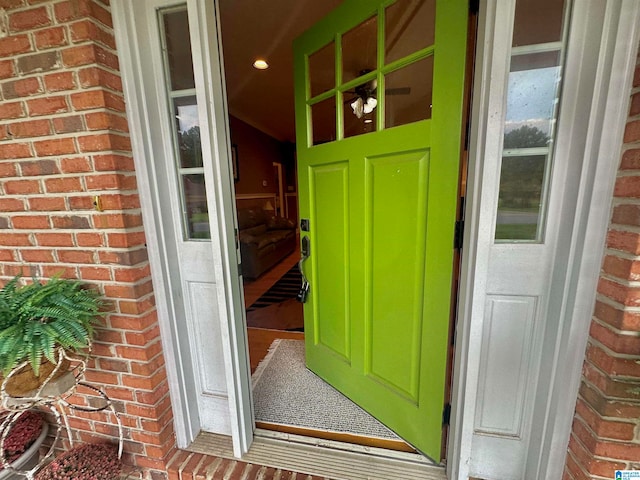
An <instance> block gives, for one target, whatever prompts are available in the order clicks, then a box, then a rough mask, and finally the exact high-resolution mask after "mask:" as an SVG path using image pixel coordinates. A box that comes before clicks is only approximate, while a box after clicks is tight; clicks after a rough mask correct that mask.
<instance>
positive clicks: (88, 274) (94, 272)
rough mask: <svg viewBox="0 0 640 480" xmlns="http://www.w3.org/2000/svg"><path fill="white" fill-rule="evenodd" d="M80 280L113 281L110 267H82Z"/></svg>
mask: <svg viewBox="0 0 640 480" xmlns="http://www.w3.org/2000/svg"><path fill="white" fill-rule="evenodd" d="M80 278H81V279H83V280H101V281H110V280H113V279H112V277H111V270H110V269H109V268H108V267H80Z"/></svg>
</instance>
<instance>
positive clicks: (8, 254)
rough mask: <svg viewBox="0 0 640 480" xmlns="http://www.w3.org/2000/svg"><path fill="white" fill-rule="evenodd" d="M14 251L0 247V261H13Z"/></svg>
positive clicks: (14, 259) (14, 257) (14, 258)
mask: <svg viewBox="0 0 640 480" xmlns="http://www.w3.org/2000/svg"><path fill="white" fill-rule="evenodd" d="M16 253H17V252H16V251H15V250H14V249H0V262H15V261H16Z"/></svg>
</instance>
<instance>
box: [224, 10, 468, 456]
mask: <svg viewBox="0 0 640 480" xmlns="http://www.w3.org/2000/svg"><path fill="white" fill-rule="evenodd" d="M316 3H317V2H316ZM341 3H342V2H340V1H338V0H336V1H334V2H323V4H322V5H316V4H315V3H313V4H312V5H313V7H312V6H311V5H304V2H293V3H292V4H291V5H287V6H284V5H280V6H283V8H284V11H282V12H281V13H282V14H281V15H278V14H277V12H273V8H272V7H269V12H262V13H260V12H259V11H256V8H255V6H254V8H253V9H248V8H246V6H243V5H242V2H224V1H223V2H221V4H220V14H221V30H222V44H223V50H224V56H225V73H226V83H227V98H228V105H229V114H230V119H229V124H230V126H231V142H232V144H233V153H234V158H233V162H234V165H233V166H234V180H236V199H237V205H236V207H237V210H238V226H239V241H240V247H241V253H242V263H243V267H242V271H243V275H244V291H245V307H246V308H247V325H248V338H249V351H250V356H251V368H252V372H254V373H255V371H256V370H258V368H259V365H260V364H261V362H262V361H263V360H264V359H265V358H267V359H269V355H270V354H271V353H273V351H274V350H275V347H274V345H278V343H273V342H274V341H276V340H291V339H298V340H302V339H304V332H303V331H302V330H303V326H302V325H301V320H302V318H301V313H302V306H301V305H300V304H299V303H297V302H296V300H295V298H294V297H295V294H296V293H298V292H296V288H294V289H293V290H292V291H290V292H289V294H288V297H287V296H284V297H281V298H278V292H274V291H273V290H274V289H275V290H279V288H278V287H279V284H280V283H281V280H282V277H284V276H286V275H288V274H290V273H291V272H292V271H293V270H296V261H297V258H299V255H300V254H299V251H298V250H297V249H296V250H293V251H291V250H290V249H289V250H287V248H285V246H284V244H285V243H286V236H287V235H285V234H284V233H283V234H282V235H281V236H280V237H278V238H275V239H269V238H267V237H268V235H269V233H268V232H264V231H262V230H264V229H262V225H260V222H257V223H256V222H253V221H252V222H246V221H245V220H246V218H245V217H247V216H249V217H251V218H252V219H255V218H254V217H256V215H257V216H259V217H261V218H263V219H265V221H266V222H267V223H268V222H269V221H270V220H268V218H269V216H271V217H277V218H279V219H280V220H278V221H277V222H276V223H278V225H277V228H278V229H279V230H283V231H284V230H285V229H286V228H289V229H290V228H294V229H296V246H297V245H298V242H299V241H298V236H299V235H300V232H299V231H298V229H297V226H298V220H299V219H298V218H297V215H296V211H297V209H295V210H294V209H289V208H288V203H289V202H290V200H291V197H290V195H296V196H297V195H298V185H297V183H294V182H290V181H289V179H290V178H291V176H292V174H293V176H294V178H295V168H291V166H295V165H296V156H297V154H299V152H296V150H295V145H296V143H295V142H296V133H295V128H294V125H295V124H294V119H293V82H292V78H291V77H292V70H293V60H292V58H291V55H290V45H291V43H292V41H293V39H294V38H295V37H297V36H298V35H299V34H300V33H302V32H303V31H305V30H306V29H307V28H309V27H310V26H311V25H313V24H314V23H316V22H317V21H318V20H319V19H321V18H322V17H324V16H325V15H326V14H327V13H328V12H330V11H331V10H333V9H334V8H335V7H337V6H338V5H339V4H341ZM400 4H402V5H401V6H400V7H398V8H396V9H395V11H394V10H393V9H389V11H388V12H389V18H391V17H392V16H393V15H395V16H396V17H397V18H396V19H395V21H396V24H394V25H392V28H390V30H389V38H390V40H389V42H390V45H391V46H387V47H386V48H387V49H388V50H389V49H391V50H390V51H394V49H396V50H398V51H399V52H400V53H397V52H396V53H397V55H396V58H395V59H394V60H393V61H397V62H396V63H398V65H400V66H403V65H404V63H407V62H408V63H411V62H412V61H413V60H410V59H409V60H408V58H412V57H411V56H410V55H409V57H407V58H404V57H403V56H405V57H406V56H407V54H410V53H411V52H412V51H413V50H411V48H412V47H411V40H409V41H408V42H407V41H406V39H405V40H403V35H404V33H403V32H405V31H406V32H408V33H407V37H411V36H415V28H416V26H418V27H419V23H420V20H419V21H413V22H412V18H413V17H415V16H417V17H418V18H420V15H409V14H408V13H407V12H413V13H414V14H416V13H419V10H420V9H421V8H422V7H423V6H424V5H427V7H431V8H432V9H433V10H435V8H434V7H435V3H434V2H415V1H401V2H398V5H400ZM278 8H279V7H278ZM427 9H428V8H427ZM258 10H259V9H258ZM425 10H426V9H425ZM385 12H386V11H385ZM465 13H466V12H465ZM422 21H424V18H423V19H422ZM427 21H428V20H427ZM376 22H377V21H376V20H375V18H374V19H373V22H372V21H370V20H367V21H366V22H365V24H364V25H365V26H364V28H360V30H364V31H367V30H368V31H369V33H370V32H371V31H372V30H371V28H373V32H374V34H373V37H374V40H373V43H374V48H375V35H376V34H375V29H376V25H377V23H376ZM390 25H391V24H390ZM465 25H466V22H465ZM249 26H250V27H249ZM283 26H284V27H283ZM412 29H414V30H412ZM357 30H358V29H356V33H354V34H353V35H352V37H353V38H355V39H356V40H355V41H356V44H357V43H358V41H361V40H366V41H368V42H369V43H370V42H371V39H370V38H366V35H367V33H364V36H363V34H362V32H357ZM243 32H251V34H250V35H249V34H248V33H247V34H243ZM350 34H351V32H350ZM432 34H433V29H432ZM418 36H419V35H418ZM419 41H421V40H419ZM431 43H433V39H431ZM354 45H355V44H354ZM397 45H399V47H397ZM420 45H422V44H420ZM424 45H425V46H422V47H418V46H416V47H415V48H417V49H418V50H420V48H423V49H424V50H423V51H422V53H420V54H419V55H423V56H425V58H426V60H425V61H424V62H417V63H416V64H415V65H416V66H418V65H426V70H424V69H422V70H420V69H418V70H417V71H415V72H414V71H412V70H411V69H403V68H400V67H399V66H398V65H395V64H394V63H393V61H391V63H390V67H388V68H387V70H388V71H389V72H390V75H389V77H388V79H386V81H387V83H388V85H387V88H386V89H385V90H384V93H379V94H378V93H376V87H375V82H376V81H377V78H374V75H375V62H376V60H375V58H373V59H371V58H368V59H367V55H363V59H361V60H360V63H362V61H364V62H365V63H366V62H370V63H371V62H373V64H372V66H373V67H374V68H373V69H371V68H368V67H366V66H364V67H362V66H361V67H362V68H355V66H353V65H350V67H349V68H350V69H351V70H354V69H355V70H354V72H356V73H355V77H356V78H357V77H358V76H364V77H363V82H365V83H362V84H361V85H356V84H354V85H353V86H350V87H349V88H350V90H346V89H345V91H344V92H342V93H341V95H344V99H345V100H344V105H345V106H344V110H345V111H347V112H348V115H347V114H345V122H347V119H348V122H347V123H348V125H347V123H345V132H344V135H346V136H358V135H361V134H366V133H368V132H374V131H375V130H376V123H375V122H374V120H373V118H375V117H376V114H375V108H376V105H375V104H376V95H377V96H378V97H379V98H381V99H382V98H384V95H387V96H388V97H389V99H393V100H394V101H393V102H392V103H390V104H389V105H388V106H387V107H386V110H387V118H386V122H387V127H390V126H398V125H403V124H407V123H412V122H416V121H418V122H419V121H421V120H423V119H430V118H431V114H430V109H431V105H430V103H431V94H432V92H431V88H432V87H430V86H429V84H428V83H427V84H421V83H420V82H419V81H418V83H415V84H413V83H411V80H410V79H411V78H412V77H413V76H417V78H420V75H422V74H425V75H427V76H429V75H431V74H432V71H433V65H432V63H429V62H430V60H429V59H430V58H431V62H432V58H433V57H430V55H432V54H433V50H429V47H428V45H429V41H428V39H427V40H426V43H425V44H424ZM368 47H369V48H370V47H371V44H369V45H368ZM407 47H408V48H409V50H407ZM364 48H365V50H366V48H367V45H364ZM403 49H404V50H403ZM396 53H394V54H396ZM319 54H320V55H321V52H319ZM463 55H464V52H463ZM374 57H375V54H374ZM356 63H357V62H356ZM463 63H464V62H463ZM363 65H364V64H363ZM352 67H353V68H352ZM321 68H322V69H323V70H324V71H323V73H321V74H320V77H323V76H326V75H325V74H327V73H329V74H330V75H329V77H331V76H332V75H333V74H331V72H332V71H333V72H335V71H336V69H335V67H333V65H330V66H327V65H325V66H323V67H321ZM414 70H415V69H414ZM423 70H424V71H423ZM463 70H464V69H463ZM380 75H383V74H382V73H381V74H380ZM384 75H386V73H385V74H384ZM287 77H288V78H287ZM365 77H366V78H365ZM369 77H371V78H369ZM385 78H386V77H385ZM367 85H374V86H373V87H371V88H369V87H367ZM412 89H413V91H414V95H413V96H412V94H411V90H412ZM365 90H366V92H365ZM423 90H424V94H422V93H420V92H422V91H423ZM363 92H364V93H363ZM416 92H418V96H416V95H415V93H416ZM419 95H422V97H424V98H422V97H420V96H419ZM427 96H428V97H429V101H428V103H429V104H428V108H427V111H429V113H428V115H427V116H425V117H422V116H421V115H422V114H420V113H419V114H417V116H416V112H415V111H412V107H411V105H412V102H415V101H416V100H415V99H416V98H422V99H423V100H424V99H426V98H427ZM340 98H343V97H340ZM358 101H360V102H361V103H358ZM384 108H385V107H383V106H382V104H381V106H380V107H379V108H378V110H377V111H382V110H383V109H384ZM334 110H335V108H334ZM351 110H353V115H351ZM414 110H415V109H414ZM372 112H374V113H372ZM326 113H327V112H324V114H325V119H326ZM329 115H331V114H330V112H329ZM389 115H391V116H389ZM334 117H335V113H334ZM319 118H323V117H322V115H320V117H319ZM324 125H331V122H330V121H329V122H326V121H323V125H320V124H318V123H317V122H316V124H314V128H315V129H316V130H314V135H316V136H317V135H320V136H322V135H325V134H328V137H327V138H326V139H325V138H324V137H322V138H320V137H317V138H314V144H320V143H324V142H331V141H333V140H335V138H336V137H335V136H332V134H331V133H330V130H331V128H328V129H327V128H324ZM334 130H335V129H334ZM238 131H241V132H242V133H240V134H239V133H238ZM418 132H419V129H418V130H416V133H418ZM249 133H252V135H253V136H252V137H251V138H249V137H250V135H249ZM339 135H340V134H339ZM420 135H421V134H418V135H417V136H418V137H419V136H420ZM266 137H268V138H266ZM316 140H317V141H316ZM258 143H259V144H261V145H263V147H264V148H262V149H258V148H256V144H258ZM276 143H279V150H280V152H282V153H281V154H280V155H282V156H281V158H277V159H276V158H274V157H273V152H275V151H277V150H278V148H274V145H275V144H276ZM298 143H299V139H298ZM250 156H253V161H255V162H257V163H256V164H251V163H249V162H248V158H250ZM292 159H293V162H292V161H291V160H292ZM425 159H426V157H425ZM402 161H403V162H404V161H405V160H402ZM425 161H426V160H425ZM425 161H423V160H419V162H422V164H423V165H426V163H425ZM411 162H412V160H410V161H409V163H411ZM269 163H271V165H273V166H275V167H276V168H277V171H278V176H277V179H276V181H275V182H274V181H272V182H270V181H269V180H268V179H266V178H264V179H262V180H261V179H260V175H261V172H262V166H261V165H268V164H269ZM416 165H417V164H416ZM421 168H422V167H421ZM238 171H239V172H241V173H240V174H239V175H237V174H236V172H238ZM451 171H452V173H453V177H455V178H453V182H452V185H453V187H454V189H455V190H456V191H457V188H458V184H457V181H458V173H459V166H458V165H456V166H455V167H454V168H453V169H452V170H451ZM263 176H264V174H263ZM272 178H273V177H272ZM284 178H286V179H287V182H286V184H285V182H283V181H282V179H284ZM291 183H294V184H293V185H291ZM247 184H250V185H253V187H254V188H255V191H246V190H244V189H245V188H246V185H247ZM285 190H286V194H287V197H286V198H287V204H285V194H284V191H285ZM425 199H426V197H425ZM247 210H253V212H251V213H250V214H247ZM256 211H257V212H256ZM290 211H292V213H293V214H291V213H290ZM286 221H289V223H290V225H286ZM412 222H413V220H412V221H410V222H409V223H408V225H409V224H411V223H412ZM452 224H453V222H452ZM270 228H271V227H270V226H269V225H267V229H268V230H269V229H270ZM411 228H413V227H411ZM278 235H280V233H279V234H278ZM269 241H271V244H268V242H269ZM249 242H254V244H256V245H258V246H262V247H263V248H264V247H267V245H268V248H270V249H271V251H272V252H271V254H270V259H269V260H268V261H266V260H265V261H264V262H261V259H260V258H259V253H257V250H260V249H259V248H258V249H256V248H253V250H250V248H249V246H247V245H246V244H247V243H249ZM243 248H244V251H243ZM289 248H290V247H289ZM276 257H277V258H276ZM256 265H258V267H257V268H255V267H256ZM448 268H453V267H452V266H449V267H448ZM298 275H299V273H298ZM445 283H446V282H445ZM298 288H299V287H298ZM448 291H449V292H450V291H451V288H450V287H448ZM449 307H450V305H449V304H448V302H447V305H446V312H445V311H444V310H443V311H442V312H440V314H442V313H443V312H444V313H445V314H444V315H441V316H444V317H445V327H444V331H445V332H446V333H445V336H448V331H449V330H450V329H449V324H448V321H449V315H448V312H449V310H448V309H449ZM445 350H446V346H445ZM445 363H447V364H448V366H447V368H449V369H450V368H451V366H450V362H446V361H445ZM443 370H444V366H443ZM447 378H448V379H449V380H448V381H450V375H447ZM447 391H448V388H447ZM254 393H255V391H254ZM437 402H438V401H437V400H436V403H437ZM437 408H442V405H440V406H439V407H437ZM440 415H441V412H440V411H439V412H438V415H437V416H440ZM433 423H438V422H433ZM438 425H439V424H438ZM258 426H261V422H260V419H258ZM268 427H269V428H271V427H273V426H268ZM273 428H277V429H285V430H286V428H285V427H282V426H275V427H273ZM289 431H290V430H289ZM295 432H296V433H304V434H312V435H316V434H317V432H314V431H311V430H310V431H308V432H305V431H300V430H296V431H295ZM437 436H438V439H437V443H438V447H435V448H434V449H433V451H438V452H439V451H440V447H439V446H440V445H444V444H445V440H444V437H443V436H441V433H438V434H437ZM330 438H334V437H330ZM347 441H348V440H347ZM366 442H367V439H361V440H359V443H366ZM401 443H403V442H398V446H397V448H400V449H405V448H406V445H404V444H403V445H404V446H400V445H399V444H401ZM434 443H436V442H434ZM434 458H439V457H437V456H434Z"/></svg>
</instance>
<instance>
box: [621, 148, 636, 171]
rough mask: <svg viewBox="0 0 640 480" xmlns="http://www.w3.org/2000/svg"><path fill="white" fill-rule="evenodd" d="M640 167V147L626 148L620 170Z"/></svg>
mask: <svg viewBox="0 0 640 480" xmlns="http://www.w3.org/2000/svg"><path fill="white" fill-rule="evenodd" d="M638 169H640V148H632V149H629V150H626V151H625V152H624V153H623V154H622V162H621V164H620V170H638Z"/></svg>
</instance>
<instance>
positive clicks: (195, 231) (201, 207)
mask: <svg viewBox="0 0 640 480" xmlns="http://www.w3.org/2000/svg"><path fill="white" fill-rule="evenodd" d="M182 188H183V194H184V206H185V216H186V224H187V235H188V237H189V238H202V239H209V238H211V233H210V232H209V213H208V212H207V192H206V189H205V186H204V175H203V174H190V175H183V176H182Z"/></svg>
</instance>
